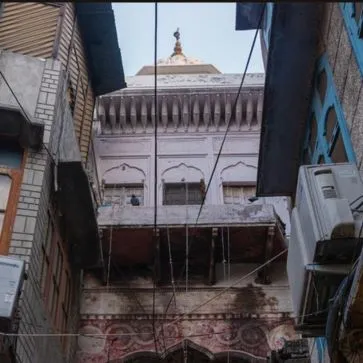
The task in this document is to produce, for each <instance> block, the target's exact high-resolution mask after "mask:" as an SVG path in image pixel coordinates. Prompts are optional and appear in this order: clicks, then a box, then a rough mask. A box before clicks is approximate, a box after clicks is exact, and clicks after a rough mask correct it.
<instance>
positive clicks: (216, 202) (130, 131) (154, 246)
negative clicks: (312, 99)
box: [78, 32, 298, 363]
mask: <svg viewBox="0 0 363 363" xmlns="http://www.w3.org/2000/svg"><path fill="white" fill-rule="evenodd" d="M175 36H176V38H177V40H176V44H175V48H174V52H173V54H172V55H171V56H170V57H168V58H166V59H164V60H161V61H159V63H158V65H157V74H158V75H157V92H155V87H154V86H155V84H154V83H155V77H154V71H155V68H154V66H144V67H143V68H142V69H141V70H140V71H139V72H138V73H137V74H136V75H135V76H133V77H129V78H127V79H126V81H127V88H126V89H122V90H119V91H115V92H112V93H109V94H106V95H104V96H102V97H99V98H98V101H97V102H98V103H97V106H96V113H95V114H96V122H95V128H94V133H95V134H94V138H93V143H92V147H91V156H90V158H89V171H90V174H91V175H92V178H93V186H94V192H95V196H96V199H97V200H98V203H99V205H100V207H99V208H98V224H99V228H100V230H101V232H102V251H103V264H102V268H101V267H99V268H97V269H95V268H94V269H88V270H86V271H85V273H84V285H83V291H82V299H81V300H82V301H81V316H80V321H81V325H80V331H79V333H80V334H81V336H80V337H79V350H78V362H82V363H83V362H84V363H86V362H94V363H106V362H121V361H122V362H124V361H125V362H154V361H163V362H174V361H178V362H180V361H184V362H209V361H211V360H213V361H218V362H237V361H238V362H242V361H243V362H266V357H267V356H268V355H270V352H271V351H272V350H276V349H279V348H281V347H282V346H283V345H284V342H285V341H289V340H294V339H297V338H298V337H297V336H296V334H295V332H294V329H293V321H292V315H291V314H292V307H291V302H290V294H289V287H288V281H287V276H286V272H285V264H286V261H285V257H286V256H284V255H283V254H281V255H280V257H279V258H277V259H275V260H273V261H272V262H271V263H267V264H266V262H267V261H269V260H270V259H271V258H272V257H273V256H276V255H278V254H279V253H280V252H282V251H284V250H285V249H286V246H285V236H286V235H288V234H289V229H290V226H289V219H288V215H289V200H288V199H287V198H272V197H271V198H259V199H257V198H255V185H256V175H257V162H258V150H259V138H260V125H261V119H262V106H263V87H264V81H265V78H264V74H247V75H246V78H245V81H244V84H243V88H242V92H241V93H240V95H239V98H238V100H237V106H236V112H233V104H234V102H235V99H236V96H237V93H238V88H239V85H240V83H241V78H242V75H241V74H222V73H221V72H219V71H218V69H216V67H215V66H213V65H211V64H205V63H203V62H201V61H199V60H197V59H194V58H190V57H187V56H185V55H184V53H183V50H182V47H181V43H180V41H179V33H178V32H176V34H175ZM155 96H156V97H157V99H156V102H155ZM155 106H156V107H155ZM156 108H157V110H156ZM229 122H230V127H229V133H228V136H227V138H226V142H225V144H224V147H223V150H222V153H221V155H220V158H219V161H218V163H217V166H216V169H215V173H214V177H213V179H212V182H211V184H210V188H209V191H208V193H207V194H206V196H205V203H204V206H203V208H200V205H201V203H202V200H203V197H204V193H205V191H206V186H207V185H208V182H209V179H210V177H211V174H212V170H213V167H214V165H215V163H216V160H217V157H218V153H219V149H220V145H221V142H222V140H223V136H224V134H225V131H226V127H227V124H228V123H229ZM155 124H156V125H157V138H156V142H157V148H156V151H157V153H155V132H154V131H155ZM155 193H156V196H155ZM155 200H156V206H155V202H154V201H155ZM199 212H200V213H199ZM155 214H156V217H155ZM155 227H156V228H155ZM261 267H262V268H261Z"/></svg>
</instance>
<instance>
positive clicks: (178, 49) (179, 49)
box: [171, 28, 183, 57]
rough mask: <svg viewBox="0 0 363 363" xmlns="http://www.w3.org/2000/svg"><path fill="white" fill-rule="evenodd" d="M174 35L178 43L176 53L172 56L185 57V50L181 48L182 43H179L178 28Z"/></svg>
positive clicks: (175, 48) (176, 43)
mask: <svg viewBox="0 0 363 363" xmlns="http://www.w3.org/2000/svg"><path fill="white" fill-rule="evenodd" d="M173 35H174V38H175V39H176V42H175V47H174V53H173V54H172V55H171V56H172V57H174V56H175V55H183V50H182V47H181V43H180V41H179V39H180V33H179V28H177V30H176V31H175V32H174V34H173Z"/></svg>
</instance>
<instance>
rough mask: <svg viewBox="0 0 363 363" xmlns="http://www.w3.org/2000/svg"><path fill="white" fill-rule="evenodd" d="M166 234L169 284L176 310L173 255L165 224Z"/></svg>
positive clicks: (167, 227)
mask: <svg viewBox="0 0 363 363" xmlns="http://www.w3.org/2000/svg"><path fill="white" fill-rule="evenodd" d="M166 235H167V240H168V250H169V264H170V279H171V285H172V288H173V298H174V307H175V311H176V288H175V281H174V267H173V257H172V254H171V243H170V232H169V226H166Z"/></svg>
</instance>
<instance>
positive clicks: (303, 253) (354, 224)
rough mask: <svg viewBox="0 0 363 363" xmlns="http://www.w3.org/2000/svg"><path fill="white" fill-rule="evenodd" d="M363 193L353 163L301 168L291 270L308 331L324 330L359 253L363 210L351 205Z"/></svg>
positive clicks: (301, 324)
mask: <svg viewBox="0 0 363 363" xmlns="http://www.w3.org/2000/svg"><path fill="white" fill-rule="evenodd" d="M360 196H363V182H362V180H361V178H360V175H359V172H358V170H357V168H356V166H355V165H353V164H335V165H317V166H302V167H301V168H300V170H299V180H298V186H297V193H296V205H295V207H294V209H293V211H292V215H291V235H290V240H289V251H288V257H287V273H288V279H289V283H290V289H291V295H292V302H293V310H294V313H295V316H297V318H296V323H297V328H298V330H300V331H301V332H303V333H304V334H305V335H306V336H321V335H324V329H325V323H326V318H327V313H328V311H327V308H328V306H329V302H330V300H331V299H332V298H333V297H334V295H335V293H336V291H337V289H338V287H339V285H340V283H341V281H342V280H343V279H344V277H345V276H347V274H348V273H349V272H350V270H351V268H352V264H353V262H354V261H355V259H356V258H357V257H358V256H359V253H360V250H361V241H360V239H359V238H358V237H359V232H360V228H361V225H362V222H363V221H362V215H363V210H362V213H359V212H358V213H357V212H354V213H353V212H352V206H351V204H354V203H355V201H356V200H357V199H359V197H360ZM362 201H363V198H362ZM316 312H319V313H318V314H316Z"/></svg>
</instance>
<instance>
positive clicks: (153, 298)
mask: <svg viewBox="0 0 363 363" xmlns="http://www.w3.org/2000/svg"><path fill="white" fill-rule="evenodd" d="M154 18H155V19H154V20H155V21H154V107H155V125H154V243H155V244H157V243H158V241H157V216H158V203H157V202H158V198H157V191H158V184H157V175H158V156H157V155H158V146H157V144H158V143H157V141H158V121H159V117H158V116H159V112H158V69H157V64H158V47H157V45H158V2H157V1H155V15H154ZM154 247H156V246H154ZM155 249H156V248H155ZM156 252H157V253H158V254H159V253H160V251H159V249H156ZM158 262H159V257H158V256H155V258H154V278H153V297H152V300H153V301H152V328H153V336H154V345H155V352H156V353H158V344H157V337H156V327H155V298H156V279H157V271H156V268H157V266H156V263H158ZM161 330H163V329H161Z"/></svg>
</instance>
